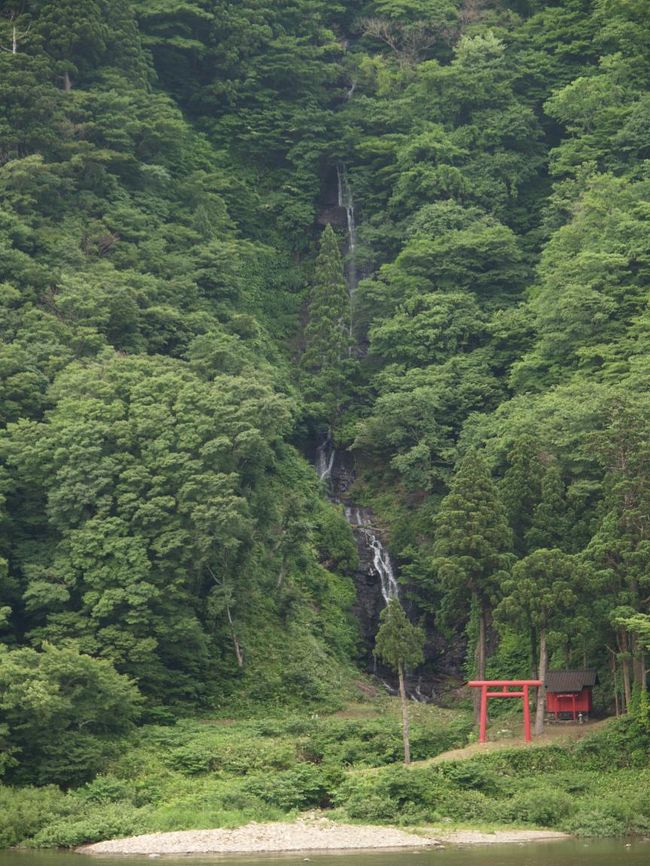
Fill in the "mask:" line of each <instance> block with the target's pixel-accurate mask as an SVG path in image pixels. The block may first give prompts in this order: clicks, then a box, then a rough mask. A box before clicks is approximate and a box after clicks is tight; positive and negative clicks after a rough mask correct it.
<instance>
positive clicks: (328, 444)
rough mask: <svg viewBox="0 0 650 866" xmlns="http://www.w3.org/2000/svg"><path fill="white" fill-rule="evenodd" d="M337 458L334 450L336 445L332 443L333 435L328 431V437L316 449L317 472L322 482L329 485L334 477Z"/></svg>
mask: <svg viewBox="0 0 650 866" xmlns="http://www.w3.org/2000/svg"><path fill="white" fill-rule="evenodd" d="M335 458H336V448H334V443H333V442H332V433H331V431H330V430H328V431H327V437H326V438H325V439H324V440H323V441H322V442H321V444H320V445H319V446H318V448H317V449H316V472H317V473H318V478H319V479H320V480H321V481H323V482H325V483H329V481H330V479H331V477H332V469H333V468H334V460H335Z"/></svg>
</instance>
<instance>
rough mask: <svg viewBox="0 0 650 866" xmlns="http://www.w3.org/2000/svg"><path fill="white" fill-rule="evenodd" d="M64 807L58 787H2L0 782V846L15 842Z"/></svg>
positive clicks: (60, 811)
mask: <svg viewBox="0 0 650 866" xmlns="http://www.w3.org/2000/svg"><path fill="white" fill-rule="evenodd" d="M64 810H65V795H64V794H63V792H62V791H60V790H59V788H55V787H54V786H53V785H50V786H48V787H46V788H6V787H4V786H0V847H2V848H7V847H9V846H10V845H17V844H18V843H19V842H22V841H23V840H24V839H26V838H27V837H28V836H32V835H33V834H34V833H37V832H38V831H39V830H41V828H42V827H45V826H46V825H47V824H49V823H50V822H51V821H54V820H56V819H57V818H58V817H59V816H60V815H61V814H62V812H63V811H64Z"/></svg>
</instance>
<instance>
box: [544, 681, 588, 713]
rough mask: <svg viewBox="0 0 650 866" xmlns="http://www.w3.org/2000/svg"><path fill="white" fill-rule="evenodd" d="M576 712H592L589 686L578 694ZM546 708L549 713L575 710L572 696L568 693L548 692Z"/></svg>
mask: <svg viewBox="0 0 650 866" xmlns="http://www.w3.org/2000/svg"><path fill="white" fill-rule="evenodd" d="M575 708H576V712H578V713H589V712H591V689H590V688H589V687H588V686H585V688H584V689H583V690H582V691H581V692H580V693H579V694H576V703H575ZM546 709H547V711H548V712H549V713H571V712H573V700H572V696H571V695H568V694H566V695H565V694H557V693H555V692H547V693H546Z"/></svg>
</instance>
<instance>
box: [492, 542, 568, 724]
mask: <svg viewBox="0 0 650 866" xmlns="http://www.w3.org/2000/svg"><path fill="white" fill-rule="evenodd" d="M574 568H575V566H574V563H573V560H572V558H571V557H570V556H568V555H567V554H565V553H563V552H562V551H561V550H558V549H554V550H548V549H546V548H542V549H540V550H535V551H534V552H533V553H531V554H530V556H527V557H525V558H524V559H521V560H520V561H519V562H518V563H516V565H515V566H514V567H513V569H512V578H510V579H508V580H506V581H505V582H504V584H503V587H502V589H503V593H504V598H503V599H502V600H501V602H500V604H499V606H498V608H497V616H499V617H500V618H502V619H504V620H506V621H508V622H512V623H514V624H518V625H521V624H523V625H524V626H526V625H530V624H532V625H533V626H534V628H535V631H536V633H537V634H538V636H539V671H538V677H539V679H540V680H541V681H542V685H541V686H540V688H539V689H538V695H537V711H536V716H535V733H536V734H541V733H542V732H543V730H544V712H545V708H546V700H545V699H546V688H545V686H544V684H543V683H544V681H545V679H546V672H547V669H548V648H547V635H548V630H549V628H550V627H551V626H558V625H561V623H562V620H563V618H564V617H565V616H566V614H568V613H569V611H570V610H571V609H572V607H573V606H574V605H575V603H576V600H577V597H576V593H575V591H574V590H575V585H576V580H575V577H574Z"/></svg>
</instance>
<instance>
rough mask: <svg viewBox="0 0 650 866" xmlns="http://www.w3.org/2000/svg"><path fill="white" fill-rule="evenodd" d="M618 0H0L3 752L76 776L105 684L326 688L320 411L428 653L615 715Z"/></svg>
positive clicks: (337, 573)
mask: <svg viewBox="0 0 650 866" xmlns="http://www.w3.org/2000/svg"><path fill="white" fill-rule="evenodd" d="M649 10H650V7H649V6H648V4H647V3H645V2H642V0H567V2H545V0H521V2H519V0H518V2H514V0H494V2H482V0H477V2H471V3H461V2H459V0H436V2H424V0H350V2H347V3H343V2H328V0H286V2H276V3H272V2H264V0H154V2H150V0H111V2H108V0H3V2H0V261H1V263H2V264H1V272H0V335H1V338H2V342H1V343H0V427H1V429H0V642H1V646H0V649H1V650H2V653H1V654H0V734H1V736H2V740H3V745H4V746H5V751H4V754H5V757H4V758H3V759H2V764H1V765H0V770H2V771H3V772H4V773H5V777H6V779H7V781H9V782H12V783H13V782H16V783H20V784H23V783H31V784H37V785H47V784H48V783H56V784H61V785H64V786H67V785H71V784H76V783H78V782H84V781H85V780H86V779H89V778H91V777H92V776H93V775H94V774H95V773H96V772H97V771H98V770H101V768H102V767H104V766H106V765H107V762H109V761H110V760H111V754H112V750H113V747H114V742H115V738H116V737H117V736H118V735H119V736H121V735H123V734H124V733H125V730H124V729H122V728H120V727H119V725H118V726H117V727H115V726H113V725H112V724H107V725H104V724H103V723H102V722H101V719H102V717H104V716H105V715H106V714H107V713H108V714H110V713H111V708H112V707H113V706H114V704H115V702H116V701H119V702H121V703H122V704H123V705H124V708H125V709H124V713H123V715H122V722H121V724H123V725H124V728H125V729H126V728H128V727H129V726H130V724H132V723H133V722H135V721H136V719H137V718H138V717H140V718H142V719H143V720H144V721H149V722H156V721H160V722H162V721H169V720H170V719H171V718H172V717H173V715H174V714H178V713H188V712H193V711H195V710H196V709H197V708H203V709H204V708H210V709H213V710H214V709H215V708H217V709H218V708H221V707H224V706H228V707H230V708H233V707H236V709H237V711H238V712H239V713H244V712H246V711H247V710H248V709H250V708H251V707H252V706H259V705H260V704H262V703H264V704H266V705H267V706H273V705H279V704H288V705H293V706H294V707H295V706H304V705H313V706H323V705H324V706H329V707H332V706H334V705H336V704H337V702H338V703H339V704H340V702H341V700H342V699H343V698H344V697H345V695H346V690H348V689H349V687H350V683H351V682H352V679H353V676H354V674H355V671H354V662H355V659H356V658H357V648H358V643H359V635H358V633H357V628H356V624H355V623H354V620H353V617H352V613H351V610H352V605H353V602H354V584H353V574H354V569H355V565H356V560H357V552H356V548H355V544H354V540H353V537H352V534H351V531H350V529H349V527H348V526H347V525H346V522H345V520H344V515H343V513H342V510H341V509H340V508H339V507H337V506H335V505H333V504H332V503H330V502H328V501H326V498H325V497H324V495H323V489H322V485H319V484H318V481H317V478H316V475H315V473H314V471H313V469H312V468H310V467H309V465H308V462H307V460H306V457H305V455H307V454H313V452H314V450H315V448H316V446H317V445H318V444H319V442H321V443H322V438H323V435H327V436H328V441H329V442H330V443H334V444H335V445H336V446H337V448H338V449H339V450H341V449H348V450H349V452H350V453H351V454H353V455H355V456H356V457H357V481H356V486H354V487H353V488H352V489H351V490H348V491H347V495H349V497H350V498H351V500H353V501H356V502H359V503H363V504H367V505H372V506H373V507H374V509H375V512H376V514H377V517H378V522H379V523H380V524H382V525H383V526H385V527H386V533H387V537H388V539H389V541H390V546H391V552H392V554H393V556H394V559H395V561H396V563H397V565H398V567H399V572H400V577H401V580H402V582H403V584H404V585H405V587H406V592H407V593H408V604H409V605H410V607H409V615H410V614H411V613H412V614H413V619H419V618H420V617H425V618H426V625H427V628H428V631H429V635H428V636H429V637H430V636H431V635H432V633H435V640H431V641H428V642H427V663H428V664H429V669H430V670H432V671H433V672H434V673H436V674H449V673H452V674H455V675H456V676H458V675H459V673H460V670H459V665H458V664H457V663H456V664H455V665H454V667H453V670H451V671H449V670H445V669H444V668H445V665H446V661H445V654H444V653H443V652H441V651H440V647H441V646H442V639H443V638H444V639H446V640H447V641H449V642H452V643H453V644H454V646H455V647H457V645H458V644H460V645H461V651H460V655H462V653H463V652H464V650H465V644H468V648H469V652H467V653H466V658H467V664H466V672H468V673H469V672H476V673H479V674H481V675H482V674H483V673H484V672H488V673H489V672H490V671H494V672H497V671H498V672H499V673H501V674H502V675H505V674H512V675H523V674H528V673H530V669H531V667H536V666H537V664H538V662H540V663H541V661H542V660H541V658H539V659H538V650H537V647H538V646H539V647H540V650H539V656H540V657H541V656H542V655H544V658H546V655H548V659H549V663H550V664H551V665H552V666H583V665H589V666H595V667H597V668H598V670H599V675H600V679H601V688H600V691H599V692H598V694H597V697H598V701H599V709H600V710H609V709H611V708H612V707H613V705H614V701H616V706H617V707H618V708H619V709H623V710H627V709H630V710H634V712H635V714H636V715H635V717H636V719H637V724H640V725H641V726H642V725H643V720H644V719H645V720H646V722H647V719H648V703H647V701H648V699H647V694H645V693H643V694H641V695H639V694H637V693H638V692H643V691H644V690H645V688H646V680H647V672H646V664H645V651H646V650H647V647H648V624H647V617H648V605H649V598H650V396H649V395H650V389H649V388H648V383H649V380H650V365H649V363H648V357H649V355H648V352H649V350H650V338H649V334H650V331H649V323H650V318H649V316H650V313H649V310H648V285H649V281H650V232H649V231H648V229H649V221H650V207H649V205H648V199H649V194H650V176H649V174H648V166H649V164H650V163H649V161H648V160H649V159H650V149H649V147H648V140H649V138H650V100H649V98H648V88H649V85H650V44H649V43H648V34H649V33H650V11H649ZM343 175H344V177H345V181H344V182H343V179H342V178H343ZM337 187H338V188H337ZM344 187H345V188H344ZM344 198H345V199H346V200H345V201H343V199H344ZM335 201H337V202H338V206H337V205H336V204H335ZM352 209H354V213H352ZM354 221H355V222H354ZM323 225H325V228H324V229H322V226H323ZM356 277H360V278H361V279H360V280H357V279H356ZM524 589H526V591H525V592H524ZM405 594H406V593H405ZM494 613H496V617H495V618H494V619H493V614H494ZM441 635H442V636H443V638H441ZM474 649H475V650H476V653H475V655H474V656H473V652H472V651H473V650H474ZM489 650H490V651H491V650H494V652H493V654H492V658H491V659H490V658H488V651H489ZM458 655H459V653H455V656H456V657H457V656H458ZM544 663H545V662H544ZM21 677H22V678H23V679H24V680H25V681H26V682H28V683H30V684H32V685H33V690H34V694H33V695H32V694H31V692H30V691H29V690H27V691H28V692H29V693H28V694H26V695H21V694H20V689H18V688H17V687H16V683H17V681H18V679H19V678H21ZM89 689H96V690H97V707H96V714H95V715H93V712H91V711H90V709H89V707H88V700H87V693H86V692H87V690H89ZM120 695H121V696H122V697H120ZM30 702H31V703H30ZM50 702H51V705H50ZM639 720H641V721H639ZM68 739H69V740H70V741H71V742H73V745H71V746H70V752H69V755H68V758H69V760H68V763H67V765H66V762H65V761H64V759H63V757H64V756H63V751H62V749H63V746H62V743H63V742H64V740H65V741H66V742H67V741H68ZM28 743H29V744H31V745H33V746H34V749H35V751H34V752H33V754H31V756H30V753H29V750H28V748H27V744H28ZM303 769H304V768H300V769H298V770H297V769H296V768H295V767H293V765H288V766H286V767H283V768H282V772H285V771H286V772H288V773H291V772H294V771H295V772H296V773H297V774H298V775H300V773H302V772H303ZM306 772H307V776H308V775H309V773H312V772H313V771H312V769H309V770H308V771H306ZM307 776H306V777H305V780H304V782H305V789H309V790H312V789H313V790H317V791H321V790H322V786H323V785H325V787H326V788H327V785H329V782H327V784H325V782H323V781H322V780H318V779H316V780H314V779H313V778H311V777H309V778H307ZM301 778H302V777H301ZM285 781H286V780H285ZM294 781H295V780H294ZM98 784H100V783H98ZM259 784H260V785H262V782H261V781H260V783H259ZM296 784H297V783H296ZM292 785H293V782H292V779H291V778H289V779H288V781H286V786H285V788H281V790H285V791H289V792H290V791H291V790H292ZM310 786H312V787H311V788H310ZM260 790H262V789H261V788H260ZM279 790H280V789H279ZM327 790H328V791H329V790H330V789H329V788H327ZM26 796H28V797H32V796H34V797H36V795H33V793H30V794H29V795H26ZM255 796H258V794H256V795H255ZM291 796H292V795H291V794H290V793H287V795H286V798H285V799H283V800H282V802H279V801H278V802H277V803H275V802H274V803H271V806H272V807H273V808H276V807H277V808H279V809H284V808H289V805H288V804H290V803H291V807H292V808H293V806H295V807H296V808H298V807H299V806H300V805H301V803H300V802H297V801H295V802H294V801H293V800H291ZM310 796H311V795H310ZM319 797H320V794H319V795H314V797H313V798H312V799H311V800H310V799H309V797H308V798H307V801H308V802H309V803H312V802H314V800H318V798H319ZM43 798H44V799H43V800H42V801H40V800H39V801H38V802H39V803H46V801H47V803H50V801H51V802H52V803H54V801H55V800H56V795H55V794H54V793H53V790H52V789H50V788H46V789H45V791H44V793H43ZM258 799H259V800H262V801H264V802H267V801H266V800H264V797H263V796H262V795H261V794H259V797H258ZM267 799H268V798H267ZM307 801H305V802H307ZM30 802H31V801H30ZM34 802H36V800H34ZM66 802H67V801H66ZM47 803H46V805H44V806H43V809H45V810H47V809H49V808H50V806H49V805H47ZM302 805H304V803H302ZM30 808H31V807H30ZM34 808H36V806H35V807H34ZM38 808H39V809H40V808H41V806H38ZM52 808H54V807H52ZM57 808H58V807H57ZM66 808H67V807H66ZM117 808H118V807H116V809H117ZM119 808H121V807H119ZM62 814H63V813H62ZM269 814H271V813H270V812H269ZM567 814H568V813H567ZM644 814H645V813H644ZM114 817H115V822H114V823H112V824H110V820H112V819H109V817H107V821H108V822H109V824H110V827H109V824H106V827H105V830H103V831H101V832H102V833H104V832H105V833H109V832H111V833H112V832H117V831H118V830H119V831H120V832H122V831H124V832H126V830H127V829H128V828H127V827H126V826H125V825H124V826H123V825H122V824H120V820H119V816H118V815H117V812H116V814H115V816H114ZM564 817H566V819H567V821H568V820H569V819H568V817H567V816H564ZM563 820H564V819H563ZM576 820H577V819H576ZM37 823H38V822H37ZM127 823H128V822H127ZM136 823H137V822H136ZM30 826H31V825H30ZM34 826H36V825H34ZM137 826H140V825H139V824H137ZM30 832H31V831H30ZM34 832H36V830H34ZM84 832H85V831H84ZM9 835H10V834H9ZM19 835H20V834H19ZM64 835H65V834H64ZM81 835H83V833H82V834H81ZM7 838H9V836H8V837H7ZM66 838H69V837H66ZM53 839H54V837H52V839H51V840H50V841H52V840H53Z"/></svg>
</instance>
